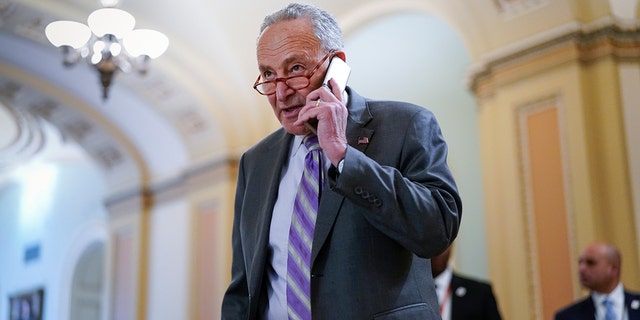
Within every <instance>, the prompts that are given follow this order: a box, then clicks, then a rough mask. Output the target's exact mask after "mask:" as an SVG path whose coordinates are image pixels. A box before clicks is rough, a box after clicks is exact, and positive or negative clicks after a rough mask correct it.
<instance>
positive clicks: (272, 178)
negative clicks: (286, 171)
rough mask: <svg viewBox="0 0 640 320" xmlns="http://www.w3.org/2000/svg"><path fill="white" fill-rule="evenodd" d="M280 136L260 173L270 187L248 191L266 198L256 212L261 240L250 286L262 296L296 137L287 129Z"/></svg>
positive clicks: (263, 163)
mask: <svg viewBox="0 0 640 320" xmlns="http://www.w3.org/2000/svg"><path fill="white" fill-rule="evenodd" d="M278 133H279V135H278V136H276V137H275V139H274V140H273V143H271V146H272V150H273V152H269V153H267V155H273V157H271V158H266V159H264V161H262V162H261V165H260V167H259V168H257V171H258V172H264V177H265V178H264V179H265V181H268V182H269V183H256V184H254V187H256V188H257V189H253V188H251V187H247V189H246V190H247V192H252V193H253V192H255V194H266V195H267V196H266V198H267V199H266V201H265V202H264V203H265V205H264V206H262V207H261V208H260V210H256V212H255V214H254V215H253V220H254V221H255V226H256V230H257V233H256V234H257V236H256V237H257V238H256V242H255V243H256V244H255V252H253V253H250V254H253V255H254V256H255V257H256V258H255V259H252V261H253V263H254V266H253V267H252V268H251V270H253V273H252V274H251V279H253V281H250V283H249V285H250V287H251V288H252V289H253V292H257V293H259V292H260V290H261V289H260V285H261V284H262V283H263V281H262V277H263V276H264V274H265V273H264V267H265V264H266V261H267V260H268V259H267V258H266V256H267V252H268V249H267V248H268V245H269V230H270V229H271V218H272V216H273V207H274V205H275V203H276V199H277V197H278V186H279V184H280V175H281V173H282V167H283V166H284V165H285V163H286V162H287V161H288V159H287V156H288V155H289V147H290V144H291V139H292V138H293V136H292V135H290V134H287V133H286V132H285V131H284V129H280V132H278Z"/></svg>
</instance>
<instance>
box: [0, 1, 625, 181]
mask: <svg viewBox="0 0 640 320" xmlns="http://www.w3.org/2000/svg"><path fill="white" fill-rule="evenodd" d="M289 2H290V1H288V0H287V1H281V0H277V1H249V0H238V1H199V0H184V1H180V2H175V1H167V0H156V1H151V0H136V1H133V0H122V3H121V4H120V7H121V8H122V9H124V10H127V11H129V12H130V13H132V14H133V15H134V16H135V17H136V19H137V24H136V28H152V29H156V30H159V31H161V32H163V33H165V34H167V36H168V37H169V38H170V45H169V49H168V50H167V52H166V53H165V54H164V55H163V56H161V57H160V58H158V59H157V60H154V61H152V62H151V65H150V72H149V74H147V75H146V76H145V77H139V76H137V75H135V74H118V75H116V78H115V79H114V84H113V87H112V88H111V90H110V97H109V99H108V100H106V101H103V100H102V99H101V94H100V86H99V84H98V76H97V74H96V73H95V71H94V70H93V69H92V68H91V67H90V66H88V65H85V64H79V65H76V66H74V67H72V68H69V69H66V68H64V67H63V66H62V62H61V53H60V52H58V50H57V49H56V48H55V47H53V46H52V45H51V44H50V43H49V42H48V41H47V40H46V39H45V36H44V27H45V26H46V25H47V24H48V23H49V22H51V21H54V20H60V19H65V20H75V21H79V22H85V21H86V17H87V16H88V15H89V13H91V12H92V11H93V10H95V9H98V8H99V7H100V4H99V2H98V1H81V0H60V1H47V0H0V97H2V100H0V102H1V103H2V104H3V105H2V107H0V126H1V127H2V134H3V135H4V136H5V137H8V136H11V137H13V136H20V134H19V132H24V130H26V129H25V128H24V127H22V126H20V125H15V123H20V122H19V120H18V119H19V118H17V117H16V116H15V115H16V114H19V113H17V112H14V111H10V109H13V110H22V111H27V112H29V113H33V114H35V115H36V116H38V117H43V118H45V119H47V121H50V122H51V123H52V124H54V125H55V126H56V127H57V128H58V129H59V130H60V131H61V132H62V133H63V135H66V136H68V137H70V138H72V139H74V140H77V142H78V143H79V144H80V145H81V146H82V147H83V148H84V149H85V150H86V151H87V153H88V154H89V156H90V157H92V159H94V161H95V162H96V163H98V164H99V165H100V166H101V167H102V168H103V170H104V171H105V172H107V173H113V171H110V170H113V168H115V167H117V166H114V163H112V162H113V161H114V160H113V159H120V161H122V162H121V163H120V164H121V165H122V168H125V167H126V169H123V171H122V172H123V173H122V174H109V176H110V177H111V180H112V181H111V182H110V185H112V186H127V185H131V184H135V183H136V181H137V182H138V183H139V182H142V183H143V184H153V183H156V182H161V181H166V180H167V179H169V180H170V179H180V177H182V176H184V175H185V174H189V172H194V171H197V170H198V168H201V167H203V166H209V165H212V164H215V163H218V162H219V161H226V160H228V159H235V158H237V156H238V155H239V154H240V153H241V152H242V151H243V150H244V149H245V148H247V147H248V146H250V145H252V144H253V143H255V141H257V139H259V138H260V137H262V136H264V135H265V134H266V133H268V132H269V131H271V130H273V129H274V128H276V127H277V126H278V124H277V123H276V121H275V119H274V117H273V116H272V114H271V109H270V108H269V106H268V105H267V102H266V101H265V99H264V98H263V97H262V96H260V95H258V94H256V93H254V92H253V90H252V89H251V83H253V81H254V79H255V76H256V70H257V68H256V65H255V41H256V37H257V30H258V27H259V25H260V23H261V21H262V18H263V17H264V15H265V14H267V13H270V12H272V11H274V10H276V9H279V8H281V7H283V6H285V5H286V4H288V3H289ZM311 2H317V3H318V5H320V6H322V7H323V8H325V9H327V10H328V11H330V12H332V13H333V14H334V15H335V16H336V18H337V19H338V21H339V22H340V23H341V24H342V25H343V29H344V31H345V35H346V36H348V34H349V32H352V31H354V30H357V29H358V28H361V27H363V26H365V25H366V24H367V22H368V21H369V20H372V19H375V18H376V17H379V16H382V15H385V14H387V13H389V12H398V11H420V12H426V13H430V14H433V15H436V16H439V17H440V18H442V19H443V20H445V21H447V22H448V23H449V24H451V26H452V27H453V28H454V29H456V30H458V31H459V33H460V35H461V38H462V39H464V40H465V45H466V46H467V49H468V50H469V52H470V55H471V58H472V60H473V62H474V63H480V64H482V63H484V62H483V59H485V58H486V56H487V55H488V54H491V53H492V52H494V51H496V50H499V49H500V48H502V47H504V46H506V45H507V44H508V43H510V42H511V41H515V40H517V39H524V38H529V37H532V36H534V35H536V34H537V33H539V32H541V31H542V30H545V29H549V28H550V26H559V25H563V24H565V23H568V22H571V21H574V20H576V19H578V18H580V19H592V20H593V19H595V18H597V17H600V16H606V15H607V14H608V12H609V8H608V7H609V5H608V3H609V2H608V1H606V0H596V1H589V2H588V3H587V4H585V2H584V1H582V0H565V1H560V0H558V1H551V0H517V1H513V0H510V1H505V0H480V1H467V0H398V1H386V0H379V1H369V0H353V1H337V0H331V1H311ZM611 2H619V1H615V0H612V1H611ZM635 2H637V1H634V3H635ZM3 108H4V109H5V111H4V112H1V109H3ZM3 114H4V116H3ZM47 117H48V118H47ZM12 119H13V120H12ZM12 121H13V122H12ZM15 121H18V122H15ZM8 122H11V124H8ZM11 130H13V132H12V131H11ZM7 131H8V132H7ZM16 141H18V140H12V139H9V138H5V139H0V143H3V144H5V145H2V144H0V154H4V155H5V156H4V158H3V157H0V160H2V161H5V160H4V159H5V158H7V156H6V154H7V153H10V152H15V150H14V149H16V148H17V146H16V144H15V143H17V142H16ZM150 141H153V142H156V141H161V142H160V143H153V142H152V143H150ZM32 148H34V147H33V146H32ZM11 150H13V151H11ZM116 151H117V153H118V156H114V154H115V153H116ZM25 154H26V153H25ZM14 155H15V154H14ZM23 155H24V154H23ZM105 157H106V158H105ZM109 157H111V158H109ZM14 158H15V159H22V158H20V157H18V156H15V157H14ZM108 159H111V160H108ZM21 161H22V160H21ZM109 161H111V162H109ZM110 166H111V167H110ZM2 174H3V172H2V166H0V175H2ZM132 181H133V182H132Z"/></svg>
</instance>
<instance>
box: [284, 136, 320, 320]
mask: <svg viewBox="0 0 640 320" xmlns="http://www.w3.org/2000/svg"><path fill="white" fill-rule="evenodd" d="M303 143H304V145H305V146H306V147H307V149H308V150H309V152H308V153H307V155H306V156H305V161H304V162H305V165H304V170H303V173H302V178H301V179H300V185H299V186H298V191H297V194H296V198H295V200H294V205H293V215H292V216H291V227H290V229H289V249H288V250H289V254H288V260H287V314H288V315H289V319H296V320H297V319H302V320H310V319H311V270H310V264H311V243H312V241H313V231H314V229H315V224H316V216H317V214H318V204H319V200H320V190H321V188H322V182H321V181H322V179H321V172H322V171H321V169H320V168H321V166H320V159H321V158H322V156H321V155H322V150H321V149H320V144H319V143H318V137H317V136H315V135H314V136H306V137H305V138H304V139H303Z"/></svg>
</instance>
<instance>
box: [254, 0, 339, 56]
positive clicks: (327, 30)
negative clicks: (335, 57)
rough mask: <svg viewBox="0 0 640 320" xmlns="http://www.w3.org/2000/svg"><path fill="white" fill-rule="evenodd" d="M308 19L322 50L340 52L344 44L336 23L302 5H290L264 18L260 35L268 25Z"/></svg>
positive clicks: (328, 16) (328, 15) (324, 13)
mask: <svg viewBox="0 0 640 320" xmlns="http://www.w3.org/2000/svg"><path fill="white" fill-rule="evenodd" d="M300 18H308V19H309V20H310V21H311V24H312V25H313V33H314V34H315V36H316V38H318V40H319V41H320V46H321V47H322V49H323V50H326V51H331V50H336V51H337V50H342V49H343V48H344V42H343V40H342V31H341V30H340V27H339V26H338V22H337V21H336V19H335V18H334V17H333V15H331V14H330V13H329V12H327V11H324V10H322V9H320V8H318V7H315V6H312V5H310V4H304V3H291V4H289V5H288V6H286V7H285V8H283V9H280V10H278V11H276V12H274V13H272V14H270V15H268V16H266V17H265V18H264V21H263V22H262V26H260V34H262V32H263V31H264V29H266V28H267V27H269V26H270V25H272V24H274V23H277V22H281V21H288V20H295V19H300Z"/></svg>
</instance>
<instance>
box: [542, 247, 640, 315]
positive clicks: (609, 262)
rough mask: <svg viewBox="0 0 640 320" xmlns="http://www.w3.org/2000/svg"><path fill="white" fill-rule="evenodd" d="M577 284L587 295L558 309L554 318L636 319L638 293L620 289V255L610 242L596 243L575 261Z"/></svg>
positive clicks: (639, 303)
mask: <svg viewBox="0 0 640 320" xmlns="http://www.w3.org/2000/svg"><path fill="white" fill-rule="evenodd" d="M578 265H579V272H580V283H581V284H582V285H583V286H584V287H585V288H588V289H589V290H591V294H590V295H589V296H588V297H586V298H584V299H582V300H580V301H578V302H576V303H574V304H572V305H570V306H567V307H565V308H564V309H562V310H560V311H558V312H557V313H556V315H555V318H554V319H555V320H585V319H594V320H627V319H628V320H638V319H640V294H638V293H635V292H630V291H627V290H625V289H624V287H623V286H622V283H621V282H620V269H621V266H622V258H621V255H620V251H619V250H618V249H617V248H616V247H615V246H613V245H611V244H608V243H603V242H596V243H593V244H590V245H589V246H587V247H586V248H585V249H584V251H583V252H582V254H581V255H580V258H579V260H578Z"/></svg>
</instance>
